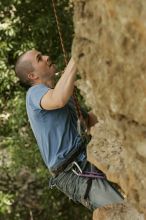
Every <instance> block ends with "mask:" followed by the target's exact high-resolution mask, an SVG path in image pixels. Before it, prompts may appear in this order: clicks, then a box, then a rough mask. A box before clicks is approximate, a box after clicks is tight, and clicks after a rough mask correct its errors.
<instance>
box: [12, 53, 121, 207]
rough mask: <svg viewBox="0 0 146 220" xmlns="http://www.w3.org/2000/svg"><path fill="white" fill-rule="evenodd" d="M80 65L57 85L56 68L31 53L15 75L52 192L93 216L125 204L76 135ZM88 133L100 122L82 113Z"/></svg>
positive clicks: (20, 60) (70, 69)
mask: <svg viewBox="0 0 146 220" xmlns="http://www.w3.org/2000/svg"><path fill="white" fill-rule="evenodd" d="M76 72H77V69H76V64H75V63H74V60H73V58H71V60H70V61H69V63H68V65H67V67H66V68H65V70H64V73H63V74H62V76H61V77H60V79H59V80H58V82H57V83H56V85H55V74H56V67H55V64H54V63H53V62H52V61H51V59H50V58H49V57H48V56H45V55H42V54H41V53H40V52H39V51H37V50H34V49H33V50H30V51H27V52H25V53H23V54H22V55H20V56H19V57H18V59H17V62H16V65H15V73H16V75H17V77H18V78H19V80H20V82H21V83H22V84H25V85H27V86H29V89H28V91H27V93H26V110H27V114H28V119H29V122H30V125H31V128H32V131H33V133H34V136H35V138H36V141H37V144H38V146H39V150H40V153H41V155H42V158H43V160H44V162H45V164H46V166H47V168H48V169H49V171H50V173H51V174H52V177H51V178H50V181H49V186H50V188H52V187H53V186H56V187H57V188H58V189H59V190H61V191H62V192H63V193H65V194H66V195H67V196H68V197H69V198H70V199H72V200H73V201H74V202H76V203H78V202H79V203H81V204H83V205H84V206H86V207H87V208H89V209H90V210H94V209H96V208H98V207H101V206H104V205H107V204H112V203H122V202H123V196H122V195H121V194H120V193H119V192H118V191H117V190H116V188H115V187H114V186H113V184H112V183H111V182H109V181H108V180H107V179H106V176H105V175H104V173H102V172H101V171H100V170H98V169H97V168H96V167H95V166H93V165H92V164H91V163H90V162H88V161H87V155H86V142H85V138H84V136H83V137H82V136H81V134H80V133H79V131H78V129H77V114H76V109H75V106H74V102H73V99H72V94H73V89H74V82H75V78H76ZM81 111H82V113H83V117H84V119H85V120H86V123H88V127H89V128H90V127H91V126H93V125H94V124H95V123H96V122H97V119H96V117H95V115H94V114H93V113H92V112H89V113H87V112H85V111H84V109H81Z"/></svg>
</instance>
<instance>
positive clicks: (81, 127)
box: [52, 0, 90, 141]
mask: <svg viewBox="0 0 146 220" xmlns="http://www.w3.org/2000/svg"><path fill="white" fill-rule="evenodd" d="M52 6H53V11H54V16H55V20H56V25H57V29H58V34H59V39H60V44H61V47H62V52H63V56H64V62H65V65H67V63H68V62H67V60H68V59H67V53H66V50H65V46H64V41H63V36H62V32H61V28H60V22H59V18H58V15H57V10H56V5H55V0H52ZM73 100H74V103H75V108H76V112H77V116H78V121H77V129H78V132H79V134H80V135H81V136H85V137H86V138H87V141H89V140H90V136H89V135H88V134H87V133H88V128H87V125H86V123H85V120H84V118H83V115H82V112H81V108H80V104H79V102H78V99H77V88H76V87H75V86H74V91H73Z"/></svg>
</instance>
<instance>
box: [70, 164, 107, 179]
mask: <svg viewBox="0 0 146 220" xmlns="http://www.w3.org/2000/svg"><path fill="white" fill-rule="evenodd" d="M74 165H75V166H76V168H77V169H78V171H76V170H75V168H72V171H73V173H75V174H76V175H77V176H82V177H89V178H100V179H105V178H106V176H105V174H104V173H102V172H101V171H100V172H92V171H91V172H89V171H83V170H82V169H81V167H80V166H79V164H78V163H77V162H76V161H73V166H74ZM91 167H92V164H91Z"/></svg>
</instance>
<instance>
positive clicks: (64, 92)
mask: <svg viewBox="0 0 146 220" xmlns="http://www.w3.org/2000/svg"><path fill="white" fill-rule="evenodd" d="M76 72H77V69H76V64H75V62H74V60H73V58H71V60H70V61H69V63H68V65H67V67H66V69H65V71H64V73H63V74H62V76H61V78H60V79H59V80H58V82H57V84H56V86H55V88H54V91H53V93H54V95H55V96H56V95H58V98H60V99H61V102H62V103H63V104H64V105H65V104H66V103H67V101H68V100H69V98H70V96H71V95H72V93H73V89H74V81H75V77H76Z"/></svg>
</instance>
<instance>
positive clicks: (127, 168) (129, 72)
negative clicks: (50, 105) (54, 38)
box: [72, 0, 146, 214]
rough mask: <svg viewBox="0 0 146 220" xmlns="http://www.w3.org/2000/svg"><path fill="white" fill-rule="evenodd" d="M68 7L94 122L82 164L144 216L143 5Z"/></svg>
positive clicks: (85, 1)
mask: <svg viewBox="0 0 146 220" xmlns="http://www.w3.org/2000/svg"><path fill="white" fill-rule="evenodd" d="M73 2H74V27H75V37H74V42H73V47H72V54H73V57H74V59H75V60H76V62H77V66H78V70H79V72H80V74H81V77H82V79H81V80H80V81H79V82H78V85H79V88H80V89H81V92H82V94H83V95H84V97H85V99H86V104H87V105H88V106H90V107H92V109H93V112H94V113H95V114H96V116H97V118H98V123H97V124H96V126H95V127H94V128H93V129H92V135H93V137H92V140H91V141H90V143H89V145H88V149H87V155H88V160H89V161H91V162H92V163H94V164H95V165H96V166H97V167H98V168H99V169H101V170H103V171H104V172H105V173H106V175H107V177H108V179H110V180H112V181H114V182H116V183H118V184H119V185H120V187H121V188H122V190H123V191H124V193H125V194H126V196H127V199H128V201H129V202H130V203H131V204H132V205H133V206H135V207H136V208H137V210H139V211H140V212H143V213H145V214H146V1H145V0H128V1H127V0H118V1H116V0H102V1H101V0H74V1H73Z"/></svg>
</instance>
